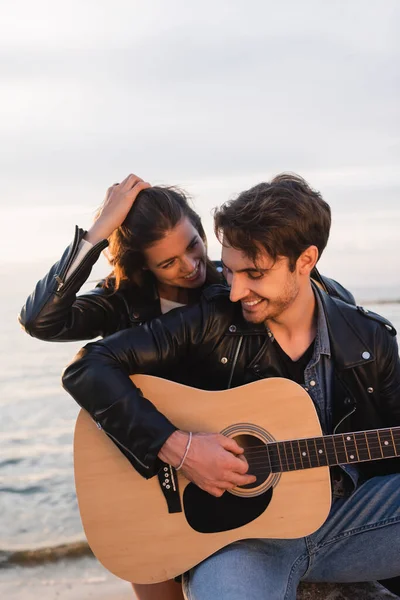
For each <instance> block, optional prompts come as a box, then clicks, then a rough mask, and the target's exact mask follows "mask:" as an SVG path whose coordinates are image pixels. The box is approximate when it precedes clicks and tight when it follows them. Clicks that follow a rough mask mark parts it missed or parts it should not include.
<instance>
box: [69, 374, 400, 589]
mask: <svg viewBox="0 0 400 600" xmlns="http://www.w3.org/2000/svg"><path fill="white" fill-rule="evenodd" d="M132 380H133V381H134V383H135V384H136V385H137V386H138V387H139V388H140V389H141V390H142V392H143V394H144V396H145V397H147V398H149V399H150V400H151V401H152V402H153V403H154V404H155V405H156V406H157V408H158V409H159V410H160V411H161V412H162V413H163V414H165V415H166V416H167V417H168V419H169V420H170V421H172V422H173V423H174V424H175V425H176V426H177V427H179V428H180V429H182V430H185V431H193V432H196V431H202V432H210V433H211V432H221V433H223V434H224V435H226V436H229V437H233V438H235V439H236V440H237V441H238V443H239V444H240V445H241V446H243V447H244V448H245V456H246V458H247V461H248V463H249V473H251V474H253V475H256V477H257V480H256V482H255V483H254V484H251V485H247V486H245V487H236V488H235V489H233V490H232V491H229V492H225V493H224V494H223V496H222V497H221V498H215V497H213V496H211V495H210V494H207V493H206V492H204V491H202V490H201V489H200V488H198V487H197V486H196V485H194V484H193V483H191V482H190V481H188V480H187V479H186V478H185V477H184V475H182V473H181V471H179V472H178V473H176V471H175V470H174V469H172V468H171V467H169V465H164V466H163V467H162V469H161V476H159V477H153V478H152V479H148V480H146V479H144V478H143V477H142V476H141V475H139V474H138V473H137V472H136V471H135V469H134V468H133V467H132V465H131V464H130V462H129V461H128V459H127V458H126V457H125V456H124V455H123V454H122V453H121V452H120V451H119V449H118V448H117V446H116V445H115V444H114V443H113V442H112V440H111V439H110V438H109V437H108V436H107V434H106V433H105V432H104V431H102V430H100V429H99V428H98V427H97V425H96V423H94V422H93V421H92V419H91V418H90V416H89V415H88V413H86V412H85V411H84V410H81V411H80V413H79V416H78V419H77V423H76V429H75V439H74V467H75V484H76V492H77V497H78V504H79V510H80V514H81V518H82V523H83V527H84V530H85V533H86V536H87V540H88V542H89V545H90V547H91V549H92V550H93V552H94V554H95V555H96V557H97V558H98V559H99V561H100V562H101V563H102V564H103V565H104V566H105V567H106V568H107V569H108V570H109V571H111V572H112V573H114V574H115V575H117V576H118V577H121V578H122V579H126V580H127V581H132V582H135V583H157V582H160V581H164V580H167V579H171V578H173V577H176V576H177V575H179V574H181V573H183V572H185V571H187V570H189V569H190V568H191V567H193V566H194V565H196V564H198V563H199V562H201V561H202V560H204V559H205V558H206V557H208V556H210V555H211V554H213V553H214V552H216V551H217V550H219V549H220V548H222V547H223V546H226V545H227V544H230V543H232V542H235V541H236V540H240V539H245V538H297V537H302V536H305V535H309V534H311V533H312V532H314V531H315V530H316V529H318V528H319V527H320V526H321V525H322V524H323V523H324V521H325V520H326V518H327V516H328V513H329V509H330V506H331V485H330V475H329V466H332V465H338V464H345V463H359V462H365V461H371V460H378V459H385V458H392V457H397V456H400V427H393V428H387V429H378V430H371V431H358V432H355V433H345V434H336V435H328V436H322V432H321V427H320V424H319V420H318V417H317V413H316V410H315V408H314V405H313V403H312V401H311V399H310V397H309V395H308V394H307V392H306V391H305V390H303V388H302V387H301V386H300V385H298V384H296V383H294V382H292V381H289V380H287V379H282V378H271V379H264V380H260V381H257V382H254V383H250V384H248V385H245V386H241V387H237V388H234V389H231V390H224V391H217V392H211V391H204V390H199V389H194V388H190V387H187V386H184V385H180V384H177V383H173V382H170V381H166V380H164V379H159V378H157V377H152V376H147V375H135V376H133V377H132ZM171 493H173V495H174V497H175V500H176V501H177V504H178V508H177V509H176V510H177V512H169V508H168V505H167V501H166V494H167V495H168V494H171Z"/></svg>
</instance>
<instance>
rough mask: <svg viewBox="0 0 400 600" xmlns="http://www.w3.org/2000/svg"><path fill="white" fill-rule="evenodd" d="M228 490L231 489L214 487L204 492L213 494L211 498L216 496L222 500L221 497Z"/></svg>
mask: <svg viewBox="0 0 400 600" xmlns="http://www.w3.org/2000/svg"><path fill="white" fill-rule="evenodd" d="M227 489H229V488H223V489H222V488H219V487H212V488H208V489H206V490H204V491H205V492H208V493H209V494H211V496H215V497H216V498H221V496H222V495H223V494H224V493H225V492H226V490H227Z"/></svg>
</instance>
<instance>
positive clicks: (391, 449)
mask: <svg viewBox="0 0 400 600" xmlns="http://www.w3.org/2000/svg"><path fill="white" fill-rule="evenodd" d="M266 447H267V465H268V463H269V467H270V469H271V471H272V472H274V473H280V472H283V471H296V470H299V469H312V468H315V467H322V466H334V465H343V464H351V463H360V462H369V461H372V460H380V459H383V458H395V457H398V456H400V427H390V428H387V429H372V430H369V431H357V432H353V433H343V434H335V435H325V436H321V437H315V438H306V439H298V440H287V441H284V442H274V443H269V444H267V446H266Z"/></svg>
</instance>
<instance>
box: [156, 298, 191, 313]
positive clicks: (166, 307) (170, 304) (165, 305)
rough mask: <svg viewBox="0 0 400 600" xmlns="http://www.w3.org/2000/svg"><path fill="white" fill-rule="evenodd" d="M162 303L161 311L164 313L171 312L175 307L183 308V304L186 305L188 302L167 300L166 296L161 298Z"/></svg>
mask: <svg viewBox="0 0 400 600" xmlns="http://www.w3.org/2000/svg"><path fill="white" fill-rule="evenodd" d="M160 304H161V312H162V314H163V315H164V314H165V313H167V312H169V311H170V310H172V309H173V308H182V306H186V304H181V303H180V302H174V301H173V300H167V299H166V298H160Z"/></svg>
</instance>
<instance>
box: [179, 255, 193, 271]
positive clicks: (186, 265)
mask: <svg viewBox="0 0 400 600" xmlns="http://www.w3.org/2000/svg"><path fill="white" fill-rule="evenodd" d="M182 267H183V271H185V273H186V275H188V274H189V273H191V272H192V271H194V269H195V267H196V259H195V258H194V257H193V256H189V255H187V254H185V256H184V259H183V262H182Z"/></svg>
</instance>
